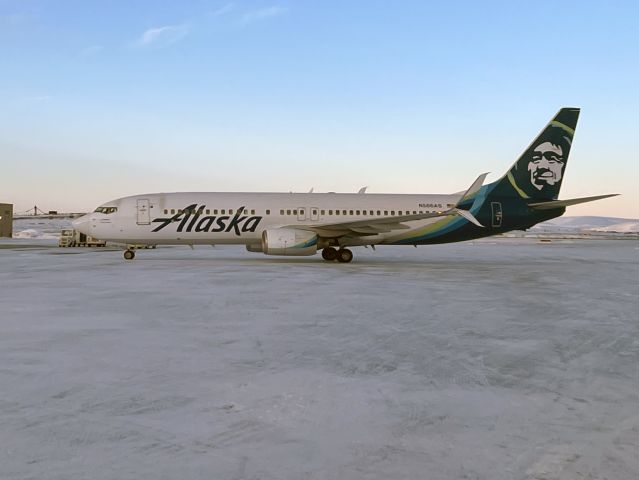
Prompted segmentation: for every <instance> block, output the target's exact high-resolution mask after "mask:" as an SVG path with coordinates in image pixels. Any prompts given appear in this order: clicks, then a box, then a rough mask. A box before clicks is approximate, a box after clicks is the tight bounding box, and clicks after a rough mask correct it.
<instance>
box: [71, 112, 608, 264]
mask: <svg viewBox="0 0 639 480" xmlns="http://www.w3.org/2000/svg"><path fill="white" fill-rule="evenodd" d="M578 118H579V109H577V108H563V109H561V110H560V111H559V112H558V113H557V115H555V117H554V118H553V119H552V120H551V121H550V123H548V125H546V127H545V128H544V129H543V130H542V132H541V133H540V134H539V135H538V137H537V138H536V139H535V140H534V141H533V142H532V143H531V145H530V146H529V147H528V148H527V149H526V151H525V152H524V153H523V154H522V155H521V157H520V158H519V159H518V160H517V162H515V164H514V165H513V166H512V168H511V169H510V170H509V171H508V172H507V173H506V174H505V175H504V176H503V177H502V178H500V179H499V180H497V181H495V182H493V183H490V184H488V185H483V182H484V179H485V178H486V175H487V174H482V175H480V176H479V177H478V178H477V180H475V182H473V184H472V185H471V186H470V188H468V190H466V191H465V192H463V193H454V194H449V195H429V194H418V195H405V194H367V193H365V187H364V188H362V189H360V191H359V193H355V194H338V193H312V189H311V192H309V193H206V192H199V193H198V192H191V193H153V194H145V195H134V196H130V197H124V198H120V199H117V200H112V201H110V202H107V203H105V204H103V205H101V206H99V207H98V208H96V209H95V211H94V212H93V213H90V214H87V215H84V216H83V217H80V218H78V219H76V220H75V221H74V222H73V226H74V228H75V229H76V230H79V231H80V232H82V233H85V234H87V235H91V236H92V237H94V238H99V239H101V240H106V241H110V242H117V243H121V244H126V245H128V247H127V249H126V250H125V252H124V258H125V259H127V260H132V259H133V258H134V257H135V251H134V249H133V247H132V246H133V245H140V244H147V245H205V244H206V245H216V244H243V245H246V249H247V250H248V251H249V252H262V253H265V254H267V255H291V256H300V255H314V254H316V253H317V251H318V250H322V257H323V258H324V259H325V260H328V261H334V260H337V261H339V262H341V263H348V262H350V261H351V260H352V259H353V253H352V252H351V250H350V249H349V248H347V247H354V246H366V245H371V246H373V247H374V246H375V245H425V244H434V243H447V242H457V241H462V240H470V239H474V238H479V237H486V236H490V235H496V234H500V233H504V232H508V231H510V230H525V229H528V228H530V227H532V226H533V225H535V224H537V223H539V222H543V221H546V220H549V219H551V218H555V217H558V216H560V215H562V214H563V213H564V212H565V210H566V207H567V206H569V205H575V204H578V203H583V202H589V201H593V200H599V199H602V198H607V197H611V196H614V195H615V194H610V195H599V196H595V197H585V198H577V199H572V200H557V197H558V194H559V188H560V187H561V182H562V180H563V176H564V170H565V167H566V163H567V161H568V154H569V153H570V147H571V144H572V138H573V135H574V132H575V127H576V126H577V119H578Z"/></svg>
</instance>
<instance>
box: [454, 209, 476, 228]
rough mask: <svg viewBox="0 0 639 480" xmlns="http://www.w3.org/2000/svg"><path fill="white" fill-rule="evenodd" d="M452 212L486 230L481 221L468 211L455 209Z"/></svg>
mask: <svg viewBox="0 0 639 480" xmlns="http://www.w3.org/2000/svg"><path fill="white" fill-rule="evenodd" d="M452 212H453V213H456V214H457V215H459V216H461V217H464V218H465V219H466V220H468V221H469V222H470V223H474V224H475V225H477V226H478V227H481V228H484V226H483V225H482V224H481V223H479V220H477V219H476V218H475V216H474V215H473V214H472V213H470V212H469V211H468V210H462V209H461V208H453V210H452Z"/></svg>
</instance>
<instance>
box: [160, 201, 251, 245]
mask: <svg viewBox="0 0 639 480" xmlns="http://www.w3.org/2000/svg"><path fill="white" fill-rule="evenodd" d="M205 208H206V205H202V206H200V207H198V205H197V203H194V204H192V205H189V206H188V207H186V208H184V209H182V210H178V213H176V214H175V215H173V216H172V217H158V218H154V219H153V222H152V223H159V224H160V225H158V226H157V227H155V228H154V229H153V230H151V231H152V232H159V231H160V230H162V229H163V228H165V227H167V226H168V225H171V224H172V223H176V222H180V223H179V225H178V226H177V231H178V232H187V233H188V232H196V233H199V232H217V233H220V232H225V233H229V232H234V233H235V235H237V236H238V237H239V236H240V235H241V234H242V233H247V232H251V233H252V232H255V230H256V229H257V226H258V225H259V223H260V221H261V220H262V217H259V216H243V215H242V214H243V213H244V207H240V208H238V209H237V211H236V213H235V215H234V216H233V217H231V216H230V215H220V216H210V215H206V216H205V215H203V212H204V211H205Z"/></svg>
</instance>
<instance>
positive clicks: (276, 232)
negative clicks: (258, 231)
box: [262, 228, 317, 256]
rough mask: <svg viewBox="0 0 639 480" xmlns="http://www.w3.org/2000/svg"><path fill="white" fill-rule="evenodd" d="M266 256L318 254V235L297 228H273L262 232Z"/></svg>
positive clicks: (263, 249) (263, 248)
mask: <svg viewBox="0 0 639 480" xmlns="http://www.w3.org/2000/svg"><path fill="white" fill-rule="evenodd" d="M262 251H263V252H264V253H265V254H266V255H290V256H303V255H315V254H316V253H317V234H316V233H313V232H310V231H308V230H300V229H297V228H272V229H270V230H264V232H262Z"/></svg>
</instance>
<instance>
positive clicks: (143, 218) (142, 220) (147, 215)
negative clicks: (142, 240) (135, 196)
mask: <svg viewBox="0 0 639 480" xmlns="http://www.w3.org/2000/svg"><path fill="white" fill-rule="evenodd" d="M150 210H151V209H150V205H149V200H148V199H146V198H144V199H140V200H138V214H137V215H138V217H137V223H138V225H150V224H151V211H150Z"/></svg>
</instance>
